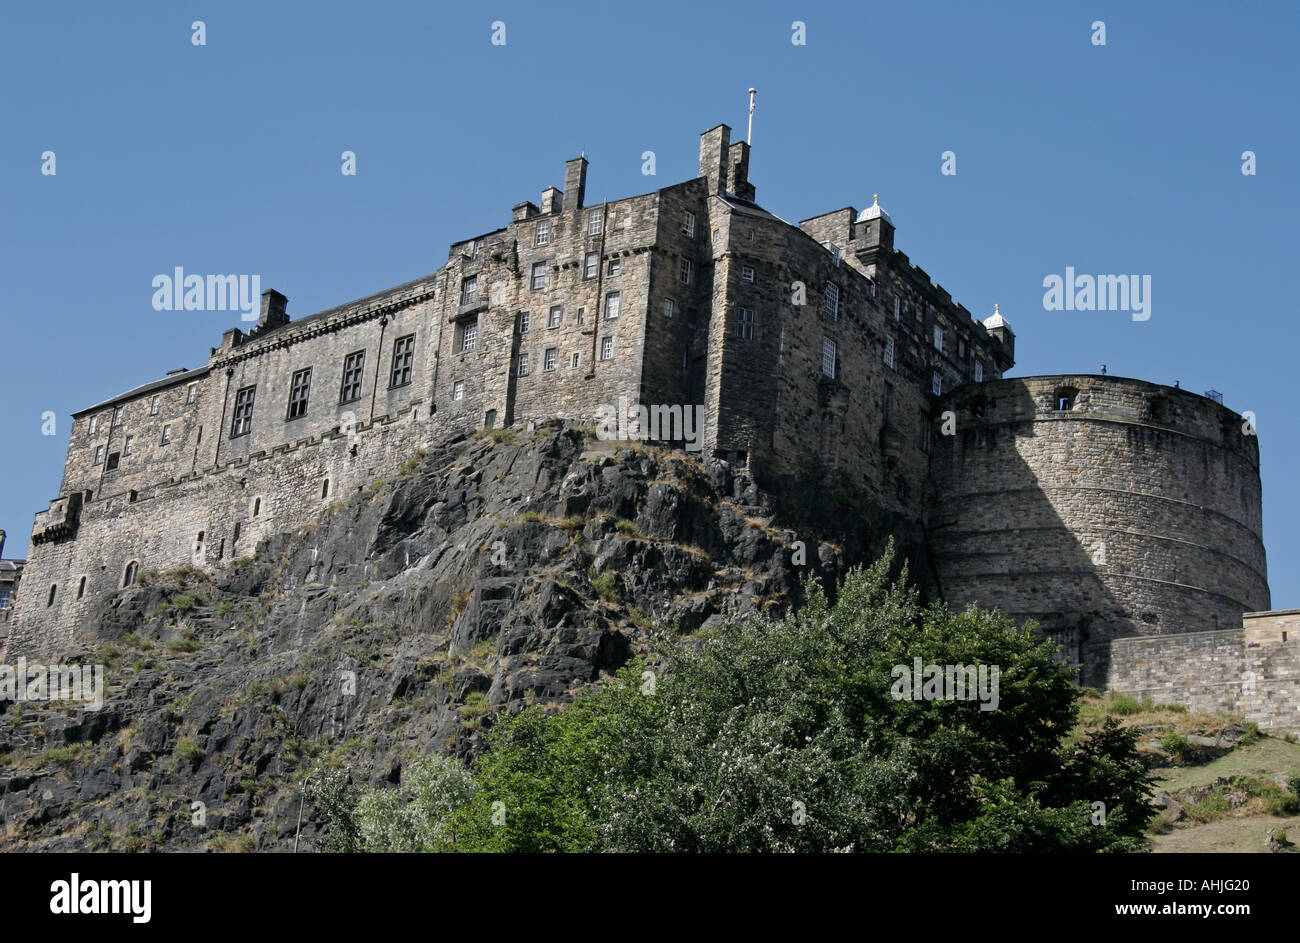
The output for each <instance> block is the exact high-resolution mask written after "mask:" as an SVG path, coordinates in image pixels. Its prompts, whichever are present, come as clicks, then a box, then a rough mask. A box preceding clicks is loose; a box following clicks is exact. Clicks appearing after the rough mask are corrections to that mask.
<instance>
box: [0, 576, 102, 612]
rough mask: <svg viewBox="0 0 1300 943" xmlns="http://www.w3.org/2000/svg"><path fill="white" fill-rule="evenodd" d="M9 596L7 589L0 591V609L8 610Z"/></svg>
mask: <svg viewBox="0 0 1300 943" xmlns="http://www.w3.org/2000/svg"><path fill="white" fill-rule="evenodd" d="M82 579H85V577H84V576H83V577H82ZM11 595H12V594H11V592H10V590H9V589H8V588H5V589H0V609H8V608H9V605H10V604H9V600H10V598H11Z"/></svg>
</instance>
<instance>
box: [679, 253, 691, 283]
mask: <svg viewBox="0 0 1300 943" xmlns="http://www.w3.org/2000/svg"><path fill="white" fill-rule="evenodd" d="M677 274H678V277H679V278H680V279H681V281H682V284H683V285H689V284H690V283H691V260H690V259H682V262H681V265H680V266H679V267H678V269H677Z"/></svg>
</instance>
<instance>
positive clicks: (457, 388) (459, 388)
mask: <svg viewBox="0 0 1300 943" xmlns="http://www.w3.org/2000/svg"><path fill="white" fill-rule="evenodd" d="M451 398H452V399H453V400H462V399H464V398H465V381H464V380H457V381H456V382H455V383H453V384H452V385H451Z"/></svg>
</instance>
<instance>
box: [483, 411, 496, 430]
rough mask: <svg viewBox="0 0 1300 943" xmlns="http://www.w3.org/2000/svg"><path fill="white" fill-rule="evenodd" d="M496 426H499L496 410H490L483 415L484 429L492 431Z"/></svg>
mask: <svg viewBox="0 0 1300 943" xmlns="http://www.w3.org/2000/svg"><path fill="white" fill-rule="evenodd" d="M496 424H497V411H496V410H495V409H489V410H488V411H487V412H485V413H484V414H483V428H484V429H491V428H492V427H493V426H495V425H496Z"/></svg>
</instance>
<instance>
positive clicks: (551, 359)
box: [542, 347, 560, 373]
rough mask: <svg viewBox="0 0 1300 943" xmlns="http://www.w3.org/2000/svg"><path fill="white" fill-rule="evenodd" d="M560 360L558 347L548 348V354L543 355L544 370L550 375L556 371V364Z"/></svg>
mask: <svg viewBox="0 0 1300 943" xmlns="http://www.w3.org/2000/svg"><path fill="white" fill-rule="evenodd" d="M559 359H560V350H559V348H558V347H548V348H546V353H544V354H542V370H544V371H545V372H547V373H549V372H551V371H552V370H554V369H555V364H556V363H557V362H558V361H559Z"/></svg>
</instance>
